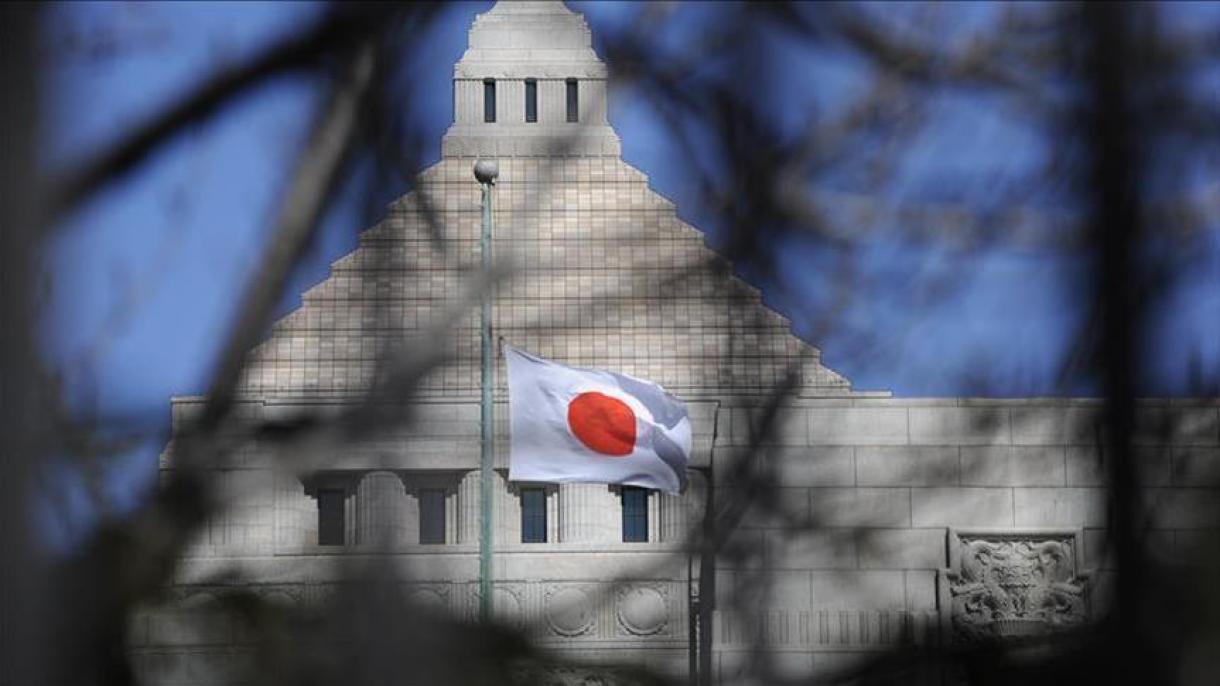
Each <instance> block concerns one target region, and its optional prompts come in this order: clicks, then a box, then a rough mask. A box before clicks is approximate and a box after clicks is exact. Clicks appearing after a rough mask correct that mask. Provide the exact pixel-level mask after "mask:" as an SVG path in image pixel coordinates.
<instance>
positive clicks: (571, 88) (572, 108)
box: [565, 79, 580, 122]
mask: <svg viewBox="0 0 1220 686" xmlns="http://www.w3.org/2000/svg"><path fill="white" fill-rule="evenodd" d="M565 85H566V86H567V96H568V121H570V122H572V121H578V120H579V118H580V117H579V113H580V95H579V93H577V91H576V79H568V80H567V83H566V84H565Z"/></svg>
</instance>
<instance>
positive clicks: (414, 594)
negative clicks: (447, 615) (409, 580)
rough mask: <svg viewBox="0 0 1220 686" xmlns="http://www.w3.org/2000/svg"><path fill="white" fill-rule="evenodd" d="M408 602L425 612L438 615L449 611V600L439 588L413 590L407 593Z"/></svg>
mask: <svg viewBox="0 0 1220 686" xmlns="http://www.w3.org/2000/svg"><path fill="white" fill-rule="evenodd" d="M407 602H409V603H410V604H411V605H412V606H414V607H417V608H419V609H421V610H423V611H425V612H432V613H436V614H440V613H443V612H445V611H446V610H448V609H449V599H448V598H446V597H445V594H444V593H443V592H442V591H441V590H440V589H437V588H426V587H423V588H421V587H417V588H412V589H410V590H409V591H408V592H407Z"/></svg>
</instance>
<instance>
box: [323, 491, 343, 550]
mask: <svg viewBox="0 0 1220 686" xmlns="http://www.w3.org/2000/svg"><path fill="white" fill-rule="evenodd" d="M345 496H346V494H345V493H344V492H343V489H339V488H323V489H320V490H319V491H318V545H343V543H344V541H343V532H344V530H345V529H346V528H347V526H346V525H347V521H346V516H345V512H344V501H345V500H346V497H345Z"/></svg>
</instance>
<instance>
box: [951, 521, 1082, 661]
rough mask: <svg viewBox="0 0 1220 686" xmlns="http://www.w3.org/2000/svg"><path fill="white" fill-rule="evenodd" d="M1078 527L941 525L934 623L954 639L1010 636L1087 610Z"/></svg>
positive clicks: (1062, 624) (1072, 620)
mask: <svg viewBox="0 0 1220 686" xmlns="http://www.w3.org/2000/svg"><path fill="white" fill-rule="evenodd" d="M1081 540H1082V536H1081V533H1080V532H1079V531H1003V532H986V531H982V532H978V531H958V530H950V531H949V557H950V562H949V568H948V569H945V570H942V571H941V575H940V583H939V586H940V605H941V612H942V614H945V613H947V614H948V617H947V619H948V621H946V622H943V623H942V626H944V627H946V628H948V629H949V630H950V632H951V634H950V636H949V638H951V639H953V640H957V641H974V640H986V639H1004V638H1017V637H1021V636H1032V635H1038V634H1043V633H1046V632H1049V631H1055V630H1058V629H1063V628H1067V627H1072V626H1076V625H1079V624H1081V623H1083V622H1084V621H1085V620H1086V619H1087V617H1088V605H1087V602H1088V597H1087V575H1086V574H1085V573H1083V572H1081V571H1079V570H1078V568H1077V561H1078V559H1079V555H1080V541H1081Z"/></svg>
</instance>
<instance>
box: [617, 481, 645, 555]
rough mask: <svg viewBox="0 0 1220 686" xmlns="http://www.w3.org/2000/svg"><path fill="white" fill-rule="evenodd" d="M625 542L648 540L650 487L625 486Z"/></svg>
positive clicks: (623, 494)
mask: <svg viewBox="0 0 1220 686" xmlns="http://www.w3.org/2000/svg"><path fill="white" fill-rule="evenodd" d="M622 496H623V543H647V542H648V489H645V488H637V487H635V486H624V487H623V492H622Z"/></svg>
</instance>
